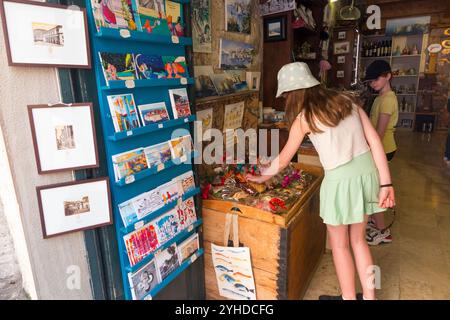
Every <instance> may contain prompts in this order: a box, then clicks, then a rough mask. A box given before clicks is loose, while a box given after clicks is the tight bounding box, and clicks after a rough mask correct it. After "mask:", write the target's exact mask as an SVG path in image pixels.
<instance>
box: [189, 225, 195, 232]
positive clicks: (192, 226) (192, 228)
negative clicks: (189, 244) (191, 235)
mask: <svg viewBox="0 0 450 320" xmlns="http://www.w3.org/2000/svg"><path fill="white" fill-rule="evenodd" d="M192 230H194V225H193V224H191V225H190V226H189V227H188V232H191V231H192Z"/></svg>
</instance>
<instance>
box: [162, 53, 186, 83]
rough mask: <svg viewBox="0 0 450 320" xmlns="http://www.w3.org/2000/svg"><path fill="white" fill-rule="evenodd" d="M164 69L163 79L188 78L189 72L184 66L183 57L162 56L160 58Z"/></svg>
mask: <svg viewBox="0 0 450 320" xmlns="http://www.w3.org/2000/svg"><path fill="white" fill-rule="evenodd" d="M162 60H163V63H164V68H165V72H166V73H165V78H167V79H173V78H187V77H189V72H188V68H187V64H186V58H185V57H183V56H179V57H176V56H163V57H162Z"/></svg>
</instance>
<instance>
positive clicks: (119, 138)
mask: <svg viewBox="0 0 450 320" xmlns="http://www.w3.org/2000/svg"><path fill="white" fill-rule="evenodd" d="M172 1H174V2H179V3H181V4H182V5H183V6H184V5H189V0H172ZM86 10H87V16H88V25H89V33H90V41H91V50H92V61H93V64H92V65H93V68H94V69H95V77H96V83H97V88H98V99H99V110H97V112H99V114H100V116H101V122H102V130H103V138H104V141H105V151H106V159H107V167H108V175H109V178H110V181H111V183H110V186H111V195H112V197H111V198H112V207H113V211H114V225H115V229H116V234H117V241H118V248H119V257H120V265H121V272H122V280H123V285H124V292H125V299H127V300H129V299H132V294H131V290H130V284H129V280H128V273H129V272H135V271H137V270H138V269H139V268H140V267H142V266H143V265H145V264H146V263H147V262H149V261H150V260H151V259H152V258H153V257H154V254H155V253H156V252H157V251H159V250H163V249H165V248H166V247H168V246H170V245H171V244H173V243H175V242H176V243H180V242H182V241H183V240H185V239H186V238H188V237H189V236H190V235H192V234H193V233H195V232H198V229H199V227H200V226H201V225H202V219H201V212H200V210H201V207H200V206H199V194H200V189H199V188H196V189H195V190H193V191H190V192H188V193H186V194H185V195H183V197H182V199H183V200H185V199H187V198H189V197H191V196H193V197H194V199H195V203H196V205H195V208H196V212H197V222H196V223H194V224H193V225H191V226H190V227H189V228H187V229H185V230H183V231H182V232H181V233H179V234H177V235H176V236H175V237H174V238H173V239H171V240H169V241H168V242H166V243H164V244H163V245H162V246H161V247H160V248H158V250H157V251H156V252H153V253H152V254H150V255H148V256H147V257H145V258H144V259H143V260H142V261H140V262H139V263H138V264H136V265H134V266H130V263H129V259H128V256H127V253H126V248H125V244H124V241H123V236H124V235H126V234H128V233H130V232H132V231H134V230H135V229H137V228H139V227H140V226H142V225H143V224H145V223H147V222H149V221H151V220H153V219H154V218H156V217H158V216H160V215H162V214H164V213H166V212H167V211H169V210H170V209H172V208H174V207H175V206H176V205H177V203H169V204H167V205H165V206H164V207H163V208H161V209H159V210H157V211H155V212H153V213H151V214H150V215H148V216H146V217H144V218H142V219H141V220H140V221H138V222H137V223H136V224H134V225H132V226H128V227H126V226H124V224H123V222H122V218H121V216H120V212H119V209H118V204H120V203H122V202H124V201H126V200H129V199H131V198H133V197H135V196H137V195H139V194H141V193H143V192H146V191H149V190H151V189H154V188H156V187H158V186H160V185H162V184H163V183H165V182H168V181H170V180H172V179H173V178H175V177H177V176H179V175H181V174H183V173H185V172H188V171H190V170H192V171H194V173H195V170H194V165H193V164H192V161H187V162H184V163H180V162H179V161H178V162H177V161H175V160H172V161H170V162H169V163H165V164H164V166H163V167H158V169H156V168H151V169H147V170H144V171H142V172H140V173H138V174H136V175H134V176H132V177H131V178H127V179H121V180H120V181H117V182H116V181H115V176H114V168H113V163H112V156H113V155H115V154H118V153H122V152H126V151H128V150H132V149H135V148H138V147H146V146H150V145H154V144H157V143H160V142H164V141H167V140H170V139H171V138H172V132H173V131H174V130H178V129H184V130H187V131H188V132H190V133H191V136H192V137H193V126H192V123H193V121H195V108H194V104H193V103H192V102H193V101H194V100H193V99H194V97H193V96H192V95H191V94H190V96H189V98H190V101H191V113H192V116H189V117H186V118H182V119H174V117H173V113H172V109H171V108H170V106H171V103H170V98H169V92H168V90H169V89H177V88H187V89H188V90H187V91H188V93H189V92H190V91H191V90H189V88H188V87H189V86H191V85H192V84H193V83H194V80H193V78H190V77H189V78H184V79H155V80H134V81H133V84H132V86H130V84H129V83H126V82H125V81H109V85H108V84H107V83H106V81H105V79H104V75H103V70H102V66H101V62H100V59H99V54H98V53H99V52H111V53H145V54H159V55H167V56H187V50H186V49H187V46H191V45H192V38H190V37H180V38H173V37H172V36H162V35H153V34H148V33H146V32H141V31H129V30H118V29H109V28H100V30H99V31H98V32H97V29H96V26H95V22H94V17H93V12H92V7H91V5H90V0H87V1H86ZM182 12H183V10H182ZM186 60H187V63H188V69H189V72H190V74H191V75H192V74H193V65H189V64H190V61H189V60H188V59H186ZM126 93H132V94H133V96H134V99H135V102H136V105H140V104H144V103H145V104H147V103H156V102H163V101H164V102H165V103H166V106H167V110H168V112H169V115H170V119H171V120H167V121H165V122H161V123H156V124H153V125H150V126H145V127H140V128H136V129H133V130H130V131H126V132H115V130H114V125H113V121H112V119H111V114H110V111H109V106H108V101H107V96H108V95H114V94H126ZM195 156H196V153H195V152H193V153H192V155H191V157H190V158H191V159H192V158H194V157H195ZM194 176H195V174H194ZM203 252H204V251H203V249H202V248H200V249H199V250H198V251H197V252H196V253H194V254H193V255H192V256H191V258H189V259H187V260H185V261H184V262H183V263H182V264H181V265H180V266H179V267H178V268H177V269H176V270H174V271H173V272H172V273H171V274H170V275H169V276H168V277H167V278H165V279H164V280H163V281H162V282H161V283H160V284H158V285H157V286H156V287H155V288H154V289H153V290H152V291H151V292H150V293H149V294H148V295H147V296H146V297H145V299H148V298H152V297H154V296H155V295H157V294H158V292H159V291H161V290H163V289H164V287H166V286H167V285H168V284H169V283H170V282H171V281H173V280H174V279H175V278H176V277H177V276H178V275H179V274H181V273H182V272H183V271H184V270H185V269H186V268H188V267H189V266H190V265H191V264H192V263H195V261H198V258H199V257H201V256H202V255H203Z"/></svg>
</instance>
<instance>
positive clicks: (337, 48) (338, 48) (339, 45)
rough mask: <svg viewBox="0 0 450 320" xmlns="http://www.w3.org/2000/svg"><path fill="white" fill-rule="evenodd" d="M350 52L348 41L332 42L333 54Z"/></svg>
mask: <svg viewBox="0 0 450 320" xmlns="http://www.w3.org/2000/svg"><path fill="white" fill-rule="evenodd" d="M349 52H350V42H348V41H345V42H335V43H334V54H344V53H349Z"/></svg>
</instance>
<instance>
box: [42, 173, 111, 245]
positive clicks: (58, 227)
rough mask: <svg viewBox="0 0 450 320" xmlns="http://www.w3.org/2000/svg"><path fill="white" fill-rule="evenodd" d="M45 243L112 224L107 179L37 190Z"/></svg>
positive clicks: (50, 186)
mask: <svg viewBox="0 0 450 320" xmlns="http://www.w3.org/2000/svg"><path fill="white" fill-rule="evenodd" d="M36 192H37V198H38V203H39V212H40V216H41V226H42V233H43V236H44V239H47V238H50V237H54V236H57V235H62V234H66V233H70V232H75V231H81V230H87V229H94V228H98V227H102V226H105V225H109V224H112V210H111V194H110V191H109V180H108V178H99V179H91V180H85V181H73V182H68V183H60V184H53V185H48V186H40V187H36Z"/></svg>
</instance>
